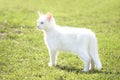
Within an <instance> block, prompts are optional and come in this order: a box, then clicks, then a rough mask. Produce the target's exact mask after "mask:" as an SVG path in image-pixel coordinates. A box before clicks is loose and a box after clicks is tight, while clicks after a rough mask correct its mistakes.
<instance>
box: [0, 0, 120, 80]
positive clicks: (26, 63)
mask: <svg viewBox="0 0 120 80" xmlns="http://www.w3.org/2000/svg"><path fill="white" fill-rule="evenodd" d="M38 10H39V11H42V12H43V13H47V12H51V13H52V14H53V16H54V17H55V19H56V22H57V23H58V24H60V25H68V26H74V27H84V28H90V29H92V30H93V31H94V32H95V34H96V35H97V38H98V44H99V55H100V59H101V61H102V65H103V68H102V70H101V71H90V72H88V73H84V72H82V71H81V70H82V68H83V63H82V61H81V60H80V59H79V58H78V57H77V56H75V55H71V54H63V53H62V54H60V55H59V58H58V63H57V66H56V67H49V66H48V62H49V55H48V51H47V48H46V46H45V44H44V41H43V33H42V32H41V31H39V30H37V28H36V20H37V18H38V15H37V11H38ZM0 80H120V0H74V1H71V0H11V1H10V0H0Z"/></svg>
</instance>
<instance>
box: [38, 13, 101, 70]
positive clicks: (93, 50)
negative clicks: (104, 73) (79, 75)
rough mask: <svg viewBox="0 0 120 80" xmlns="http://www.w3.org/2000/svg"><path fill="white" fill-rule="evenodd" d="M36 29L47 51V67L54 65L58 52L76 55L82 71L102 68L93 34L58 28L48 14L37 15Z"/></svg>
mask: <svg viewBox="0 0 120 80" xmlns="http://www.w3.org/2000/svg"><path fill="white" fill-rule="evenodd" d="M39 16H40V17H39V19H38V20H37V27H38V28H39V29H40V30H42V31H43V32H44V40H45V43H46V45H47V48H48V50H49V55H50V62H49V66H55V65H56V58H57V54H58V52H59V51H67V52H72V53H75V54H77V55H78V56H79V57H80V58H81V59H82V60H83V62H84V69H83V71H85V72H87V71H88V70H89V69H94V68H95V66H96V67H97V69H98V70H100V69H101V68H102V65H101V62H100V60H99V56H98V47H97V39H96V36H95V34H94V33H93V32H92V31H91V30H89V29H85V28H69V27H60V26H58V25H57V24H56V22H55V20H54V18H53V17H52V15H51V14H50V13H47V14H46V15H43V14H40V13H39Z"/></svg>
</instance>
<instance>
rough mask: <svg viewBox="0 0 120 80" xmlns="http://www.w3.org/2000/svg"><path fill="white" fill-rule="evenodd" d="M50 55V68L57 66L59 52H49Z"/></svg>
mask: <svg viewBox="0 0 120 80" xmlns="http://www.w3.org/2000/svg"><path fill="white" fill-rule="evenodd" d="M49 55H50V62H49V63H48V65H49V66H55V65H56V57H57V52H56V51H52V50H51V51H49Z"/></svg>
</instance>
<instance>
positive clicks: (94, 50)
mask: <svg viewBox="0 0 120 80" xmlns="http://www.w3.org/2000/svg"><path fill="white" fill-rule="evenodd" d="M89 47H90V48H89V49H90V57H91V59H92V61H93V62H94V64H95V65H96V67H97V69H98V70H101V68H102V64H101V62H100V59H99V55H98V45H97V39H96V36H95V34H94V33H93V35H92V36H91V37H90V46H89Z"/></svg>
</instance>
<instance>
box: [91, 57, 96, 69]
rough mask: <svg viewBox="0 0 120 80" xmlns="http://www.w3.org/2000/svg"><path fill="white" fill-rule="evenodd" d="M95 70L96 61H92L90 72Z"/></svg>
mask: <svg viewBox="0 0 120 80" xmlns="http://www.w3.org/2000/svg"><path fill="white" fill-rule="evenodd" d="M94 69H95V63H94V61H93V60H92V59H91V65H90V70H94Z"/></svg>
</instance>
